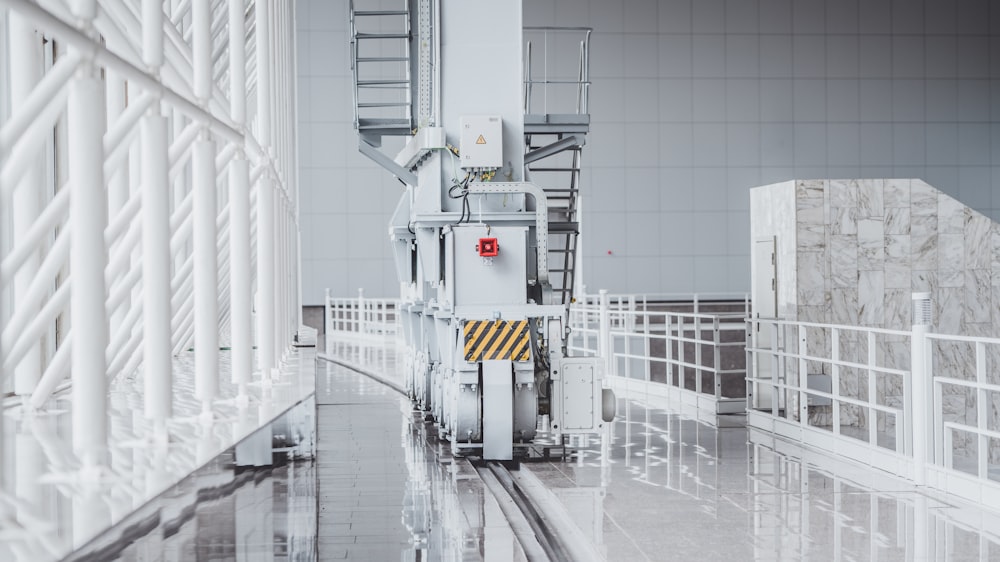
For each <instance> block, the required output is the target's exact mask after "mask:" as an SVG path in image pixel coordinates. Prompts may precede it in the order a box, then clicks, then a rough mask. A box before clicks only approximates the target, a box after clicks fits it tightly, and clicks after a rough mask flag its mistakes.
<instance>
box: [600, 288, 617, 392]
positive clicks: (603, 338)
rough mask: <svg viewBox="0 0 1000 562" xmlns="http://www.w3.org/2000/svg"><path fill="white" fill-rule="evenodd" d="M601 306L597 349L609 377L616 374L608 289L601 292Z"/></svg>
mask: <svg viewBox="0 0 1000 562" xmlns="http://www.w3.org/2000/svg"><path fill="white" fill-rule="evenodd" d="M599 294H600V299H601V304H600V307H601V308H600V315H599V323H600V328H599V332H598V333H599V335H598V339H597V349H598V353H599V354H600V356H601V357H603V358H604V373H605V375H607V376H611V375H612V374H614V371H613V370H612V369H611V366H612V364H613V361H612V358H611V314H610V313H609V311H608V291H607V289H601V290H600V291H599Z"/></svg>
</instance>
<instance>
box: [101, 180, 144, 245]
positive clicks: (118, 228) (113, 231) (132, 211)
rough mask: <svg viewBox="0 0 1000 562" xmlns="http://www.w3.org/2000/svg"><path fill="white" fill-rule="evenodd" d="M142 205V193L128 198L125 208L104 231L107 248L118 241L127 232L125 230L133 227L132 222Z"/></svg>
mask: <svg viewBox="0 0 1000 562" xmlns="http://www.w3.org/2000/svg"><path fill="white" fill-rule="evenodd" d="M141 203H142V191H136V192H135V193H133V194H132V196H131V197H129V198H128V203H125V206H124V207H122V208H121V209H120V210H119V211H118V214H117V215H115V216H114V217H111V223H110V224H109V225H108V227H107V228H106V229H104V243H105V244H106V245H107V246H111V245H112V244H114V243H115V242H116V241H117V240H118V237H120V236H121V235H122V233H123V232H125V229H126V228H128V227H130V226H132V221H133V219H135V215H136V213H137V212H138V211H139V205H140V204H141Z"/></svg>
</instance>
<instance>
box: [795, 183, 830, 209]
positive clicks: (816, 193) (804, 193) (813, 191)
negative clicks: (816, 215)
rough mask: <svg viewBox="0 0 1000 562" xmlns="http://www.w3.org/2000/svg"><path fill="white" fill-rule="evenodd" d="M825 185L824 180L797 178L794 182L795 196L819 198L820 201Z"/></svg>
mask: <svg viewBox="0 0 1000 562" xmlns="http://www.w3.org/2000/svg"><path fill="white" fill-rule="evenodd" d="M825 187H826V181H824V180H798V181H796V182H795V198H796V199H819V200H821V201H822V199H823V190H824V189H825ZM820 204H822V203H820Z"/></svg>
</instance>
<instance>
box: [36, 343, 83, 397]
mask: <svg viewBox="0 0 1000 562" xmlns="http://www.w3.org/2000/svg"><path fill="white" fill-rule="evenodd" d="M72 348H73V331H72V330H70V331H69V332H67V333H66V335H65V336H64V337H63V339H62V343H60V344H59V347H58V348H57V349H56V353H55V355H53V356H52V360H51V361H49V365H48V367H46V368H45V373H44V374H42V378H41V380H39V381H38V386H36V387H35V392H33V393H32V394H31V402H30V404H31V407H32V408H33V409H35V410H37V409H39V408H41V407H42V406H43V405H44V404H45V401H46V400H48V399H49V396H52V392H53V391H54V390H55V389H56V387H57V386H59V383H61V382H62V381H63V379H65V378H66V375H68V374H69V369H68V367H69V358H70V350H71V349H72Z"/></svg>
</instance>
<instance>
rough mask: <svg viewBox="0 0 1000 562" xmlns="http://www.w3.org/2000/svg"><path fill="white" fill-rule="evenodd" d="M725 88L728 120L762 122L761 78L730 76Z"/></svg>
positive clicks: (732, 121)
mask: <svg viewBox="0 0 1000 562" xmlns="http://www.w3.org/2000/svg"><path fill="white" fill-rule="evenodd" d="M725 90H726V120H727V121H728V122H730V123H734V122H735V123H739V122H755V123H759V122H760V80H758V79H756V78H753V79H750V78H728V79H726V81H725Z"/></svg>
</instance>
